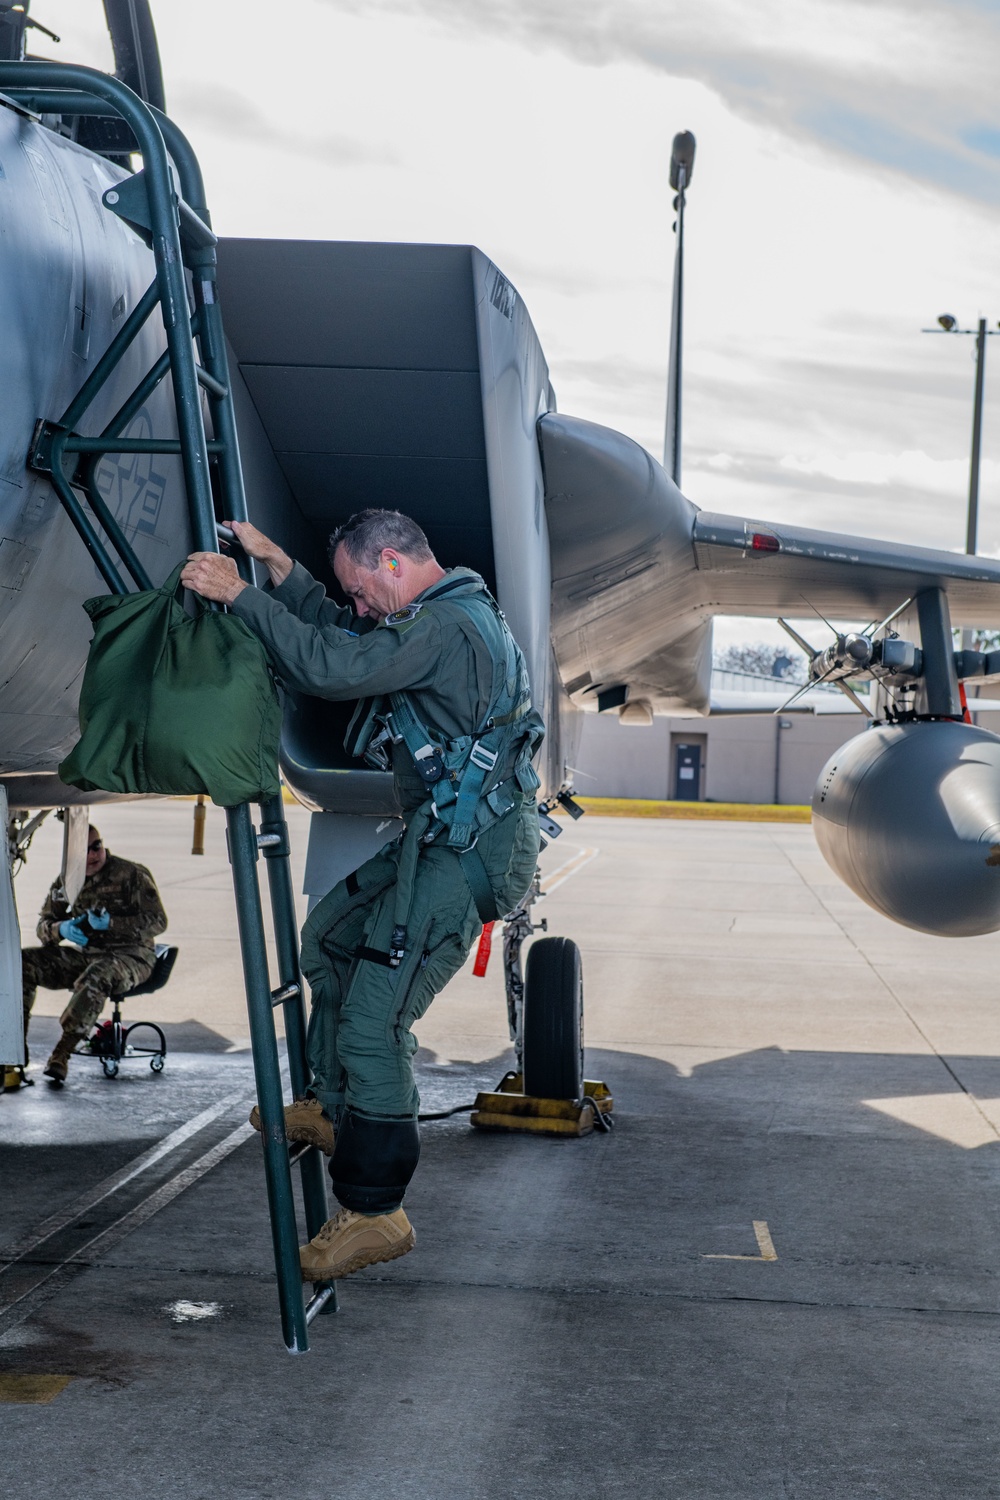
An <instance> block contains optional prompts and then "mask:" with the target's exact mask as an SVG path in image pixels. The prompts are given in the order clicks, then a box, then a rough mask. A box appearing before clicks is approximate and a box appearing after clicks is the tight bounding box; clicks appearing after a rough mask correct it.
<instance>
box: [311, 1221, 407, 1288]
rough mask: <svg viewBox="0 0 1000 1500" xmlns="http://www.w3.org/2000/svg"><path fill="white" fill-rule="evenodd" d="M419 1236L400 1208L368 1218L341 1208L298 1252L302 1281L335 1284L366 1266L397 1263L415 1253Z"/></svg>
mask: <svg viewBox="0 0 1000 1500" xmlns="http://www.w3.org/2000/svg"><path fill="white" fill-rule="evenodd" d="M415 1239H416V1235H415V1234H414V1233H413V1226H412V1225H411V1223H410V1221H409V1219H408V1218H407V1217H406V1215H405V1214H404V1212H403V1210H402V1209H401V1208H397V1209H396V1211H395V1213H391V1214H378V1215H377V1216H373V1217H369V1216H368V1215H366V1214H357V1213H355V1212H354V1210H353V1209H350V1208H342V1209H341V1210H340V1212H339V1213H338V1214H336V1215H335V1216H334V1217H333V1218H332V1219H329V1220H327V1222H326V1223H325V1224H324V1225H323V1228H322V1229H321V1230H320V1231H319V1233H318V1234H316V1235H314V1236H313V1238H312V1239H311V1240H310V1241H309V1243H308V1245H302V1246H301V1248H300V1249H299V1261H300V1263H301V1266H302V1280H303V1281H336V1280H337V1279H338V1278H339V1277H341V1276H350V1274H351V1272H352V1271H360V1270H361V1268H362V1267H363V1266H374V1265H377V1264H378V1263H379V1261H383V1260H395V1259H396V1257H397V1256H399V1255H405V1254H406V1252H407V1251H408V1250H412V1249H413V1245H414V1241H415Z"/></svg>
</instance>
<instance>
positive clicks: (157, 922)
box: [5, 827, 167, 1084]
mask: <svg viewBox="0 0 1000 1500" xmlns="http://www.w3.org/2000/svg"><path fill="white" fill-rule="evenodd" d="M166 925H167V918H166V915H165V913H164V910H163V906H162V904H161V902H160V893H159V891H158V890H157V889H156V883H155V881H154V880H153V877H152V875H150V873H149V871H148V870H147V869H146V868H145V867H144V866H143V865H135V864H133V863H132V862H131V860H128V859H121V858H119V856H118V855H116V854H110V853H109V852H108V850H107V849H106V848H105V845H104V840H103V839H102V838H101V835H100V834H99V833H98V831H97V829H96V828H93V827H92V828H90V829H89V831H88V835H87V868H86V879H85V880H84V883H83V885H82V887H81V888H80V893H79V895H78V896H77V898H76V900H75V901H74V902H73V903H72V904H70V903H69V902H68V901H67V900H66V897H65V895H64V893H63V889H62V884H61V882H60V881H58V880H57V881H56V882H55V883H54V884H53V886H52V888H51V889H50V891H49V894H48V895H47V896H46V898H45V904H44V906H43V907H42V913H41V916H40V917H39V919H38V927H37V929H36V930H37V932H38V938H39V941H40V942H41V945H42V946H41V947H40V948H23V949H22V950H21V973H22V985H23V998H24V1037H25V1054H27V1039H28V1019H29V1017H30V1015H31V1008H32V1006H33V1005H34V1003H35V993H36V991H37V988H38V986H39V985H41V986H42V988H43V989H46V990H72V994H71V996H70V1001H69V1004H68V1005H67V1006H66V1009H65V1010H64V1011H63V1013H62V1015H61V1016H60V1017H59V1024H60V1025H61V1026H62V1036H61V1037H60V1038H59V1040H58V1042H56V1045H55V1048H54V1050H53V1052H52V1056H51V1057H50V1058H49V1060H48V1062H47V1063H46V1064H45V1077H46V1078H51V1079H52V1081H53V1083H56V1084H61V1083H63V1082H64V1081H65V1079H66V1073H67V1069H68V1065H69V1058H70V1054H71V1053H72V1051H73V1049H74V1048H75V1047H76V1045H77V1043H78V1042H80V1041H82V1040H83V1038H84V1037H85V1036H86V1034H87V1032H88V1031H89V1030H90V1028H91V1027H92V1026H93V1025H94V1023H95V1021H96V1020H97V1018H98V1016H99V1015H100V1014H101V1011H102V1010H103V1009H104V1002H105V1000H107V998H108V996H109V995H112V994H122V993H123V992H124V991H126V990H130V989H132V987H133V985H137V984H141V983H142V981H143V980H144V979H148V978H149V976H150V974H151V973H152V971H153V964H154V963H155V961H156V953H155V950H154V947H153V939H154V938H155V937H156V936H157V935H158V934H159V933H161V932H163V930H164V928H165V927H166ZM64 945H65V946H64ZM12 1071H14V1070H11V1069H8V1070H7V1072H8V1073H10V1072H12ZM5 1082H6V1078H5Z"/></svg>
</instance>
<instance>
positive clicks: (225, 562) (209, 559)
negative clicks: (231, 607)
mask: <svg viewBox="0 0 1000 1500" xmlns="http://www.w3.org/2000/svg"><path fill="white" fill-rule="evenodd" d="M181 583H182V584H183V585H184V587H185V588H186V589H192V590H193V591H194V593H196V594H200V595H201V597H202V598H203V599H212V600H214V602H215V603H216V604H232V602H233V600H234V599H235V598H236V597H237V595H238V594H242V592H243V590H244V589H245V588H248V587H249V585H248V584H245V583H244V582H243V579H242V578H241V577H240V575H239V573H237V571H236V564H235V563H234V562H233V560H232V558H231V557H223V556H222V555H221V553H218V552H192V553H191V556H190V557H189V558H188V560H187V562H186V563H185V564H184V569H183V572H182V573H181Z"/></svg>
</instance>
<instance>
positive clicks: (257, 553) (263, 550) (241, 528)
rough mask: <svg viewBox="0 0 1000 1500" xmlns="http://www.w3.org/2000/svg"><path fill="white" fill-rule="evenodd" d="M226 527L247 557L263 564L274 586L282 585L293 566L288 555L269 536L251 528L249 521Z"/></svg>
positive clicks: (235, 522) (229, 524)
mask: <svg viewBox="0 0 1000 1500" xmlns="http://www.w3.org/2000/svg"><path fill="white" fill-rule="evenodd" d="M226 525H227V526H231V527H232V529H233V531H234V532H235V533H236V537H237V540H238V541H239V544H240V546H241V547H242V548H243V551H244V552H245V553H246V555H247V557H255V558H256V559H257V561H258V562H262V563H263V564H264V566H265V567H266V568H267V571H268V572H269V573H270V575H271V582H272V583H273V584H275V585H277V584H279V583H284V581H285V579H286V578H287V577H288V575H289V573H290V572H291V571H292V566H293V564H292V559H291V558H290V557H289V556H288V553H287V552H283V551H282V550H281V548H280V547H279V546H278V544H277V542H272V541H271V538H270V537H269V536H265V535H264V533H263V532H262V531H258V530H257V528H256V526H251V524H250V522H249V521H227V522H226Z"/></svg>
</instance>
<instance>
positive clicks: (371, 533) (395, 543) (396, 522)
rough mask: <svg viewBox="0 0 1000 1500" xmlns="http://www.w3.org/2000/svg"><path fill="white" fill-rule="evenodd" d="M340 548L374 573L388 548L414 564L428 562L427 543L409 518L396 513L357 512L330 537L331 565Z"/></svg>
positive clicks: (354, 560)
mask: <svg viewBox="0 0 1000 1500" xmlns="http://www.w3.org/2000/svg"><path fill="white" fill-rule="evenodd" d="M341 544H343V546H344V548H345V549H346V551H347V555H348V557H349V558H350V559H351V561H352V562H355V563H359V564H360V565H361V566H362V567H364V568H367V569H368V570H369V572H374V570H375V569H376V568H377V567H378V562H379V558H380V557H381V555H382V552H383V549H384V548H386V547H391V548H392V550H393V551H394V552H401V553H403V555H404V556H405V557H410V558H412V559H413V561H414V562H430V561H431V559H432V558H433V556H434V553H433V552H432V551H431V548H430V543H429V542H428V540H427V538H426V536H425V535H424V533H423V532H422V531H421V529H420V527H419V526H418V525H417V523H416V521H411V520H410V517H409V516H404V515H403V514H402V512H401V511H398V510H359V511H355V513H354V515H353V516H351V517H350V518H349V519H348V520H346V521H345V522H344V524H343V525H342V526H338V527H337V529H336V531H334V532H332V533H331V536H330V561H331V563H332V562H333V559H334V557H335V555H336V552H337V548H338V547H339V546H341Z"/></svg>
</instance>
